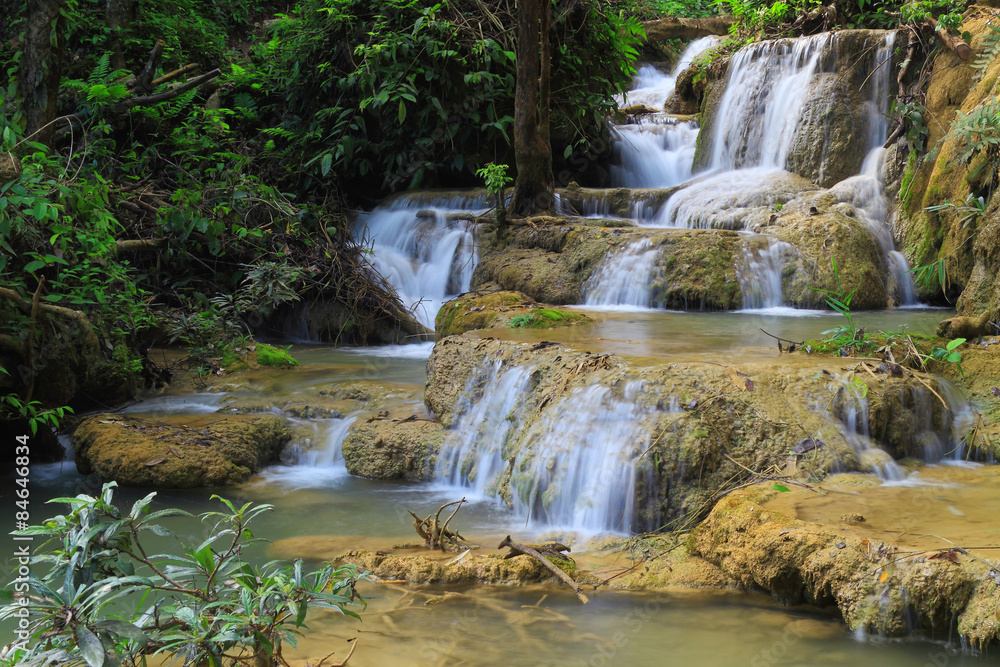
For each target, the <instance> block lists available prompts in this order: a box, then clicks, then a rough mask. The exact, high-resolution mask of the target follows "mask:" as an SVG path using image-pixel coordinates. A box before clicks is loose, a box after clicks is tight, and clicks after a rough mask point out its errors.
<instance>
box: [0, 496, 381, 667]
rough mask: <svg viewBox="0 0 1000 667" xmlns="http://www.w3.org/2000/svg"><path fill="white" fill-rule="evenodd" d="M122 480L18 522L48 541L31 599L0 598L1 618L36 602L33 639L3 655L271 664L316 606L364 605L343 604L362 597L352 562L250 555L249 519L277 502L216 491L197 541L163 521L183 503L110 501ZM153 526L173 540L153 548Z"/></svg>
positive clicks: (37, 666) (37, 660) (42, 661)
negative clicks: (237, 500) (40, 517)
mask: <svg viewBox="0 0 1000 667" xmlns="http://www.w3.org/2000/svg"><path fill="white" fill-rule="evenodd" d="M115 486H116V485H115V483H114V482H112V483H110V484H105V485H104V487H103V489H102V490H101V494H100V496H99V497H96V498H95V497H92V496H88V495H83V494H81V495H78V496H76V497H75V498H55V499H53V500H51V501H49V502H57V503H65V504H67V505H69V511H68V512H67V513H66V514H60V515H57V516H54V517H52V518H50V519H47V520H46V521H45V522H44V523H43V524H42V525H39V526H32V527H30V528H28V529H27V530H23V531H19V534H21V535H31V536H38V537H42V538H46V541H45V543H44V544H43V545H42V546H40V547H39V548H38V549H36V551H35V554H34V555H33V556H32V558H31V564H32V574H31V575H29V581H30V586H31V597H30V598H27V599H26V602H27V604H26V606H22V605H21V604H18V601H13V602H10V603H8V604H7V605H6V606H4V607H3V608H2V609H0V619H12V618H13V619H16V618H17V614H18V613H19V610H21V609H27V611H28V613H29V617H28V623H29V624H28V631H29V633H30V640H29V642H28V644H27V645H26V646H24V647H20V648H17V649H15V650H13V651H12V652H11V653H10V654H9V655H8V656H7V658H6V659H5V660H4V662H3V664H5V665H11V666H13V665H15V664H16V665H19V666H22V667H42V666H43V665H50V664H59V665H67V666H69V667H75V666H83V665H87V666H88V667H114V666H118V665H126V666H130V667H135V666H137V665H145V664H147V663H146V656H147V655H159V656H163V657H164V658H165V659H166V663H165V664H171V663H174V662H177V661H181V660H182V661H183V662H184V664H186V665H213V666H216V667H221V665H222V664H223V659H224V656H236V657H238V658H239V661H240V662H241V663H242V662H244V661H245V662H249V663H253V664H255V665H258V666H259V667H271V666H273V665H277V664H280V661H281V650H282V647H283V645H284V644H286V643H287V644H290V645H292V646H295V644H296V637H295V634H296V633H297V632H298V631H299V629H300V628H302V627H304V624H305V621H306V618H307V615H308V611H309V610H310V609H318V608H319V609H331V610H334V611H337V612H339V613H342V614H345V615H348V616H353V617H355V618H357V617H358V616H357V614H356V613H355V612H353V611H351V610H349V609H346V608H345V607H347V606H348V605H351V604H354V603H355V602H356V601H357V600H358V597H357V595H356V594H355V592H354V585H355V582H356V581H357V580H358V579H363V578H364V577H363V576H359V575H358V573H357V570H355V569H354V568H353V567H351V566H344V567H340V568H334V567H333V566H332V565H329V564H327V565H326V566H325V567H323V568H322V569H320V570H317V571H314V572H308V573H307V572H305V571H304V570H303V566H302V561H295V562H294V563H293V564H284V563H280V562H277V561H271V562H268V563H266V564H264V565H260V566H258V565H254V564H253V563H251V562H249V561H248V560H246V559H245V558H244V556H243V551H244V549H246V548H247V547H248V546H250V545H253V544H255V543H258V542H260V541H261V540H260V539H259V538H255V537H254V536H253V534H252V533H251V532H250V529H249V524H251V523H253V522H254V521H255V520H256V519H257V518H258V517H260V516H261V515H262V514H264V513H265V512H268V511H270V510H271V506H270V505H256V506H254V505H253V504H252V503H247V504H245V505H243V506H241V507H236V506H235V505H233V504H232V503H231V502H230V501H228V500H225V499H223V498H219V497H218V496H212V498H213V499H217V500H219V501H220V502H221V503H222V504H223V505H224V506H225V509H224V510H223V511H221V512H206V513H204V514H202V515H200V517H199V518H200V519H201V521H202V522H203V523H205V524H207V529H208V534H209V535H210V537H208V539H206V540H204V541H202V542H201V543H200V544H195V543H192V542H187V541H185V540H182V539H180V538H179V537H177V536H176V535H175V534H174V533H173V532H172V531H171V530H170V529H169V528H167V527H166V526H165V525H163V524H162V523H161V521H162V520H163V519H166V518H168V517H175V516H190V515H189V514H188V513H187V512H184V511H182V510H178V509H162V510H158V511H155V512H151V511H150V509H151V503H152V501H153V499H154V497H155V496H156V494H155V493H151V494H149V495H148V496H146V497H145V498H143V499H141V500H139V501H137V502H136V503H134V504H133V505H132V508H131V510H130V511H128V512H127V513H126V512H125V511H123V510H121V509H119V508H118V507H117V506H116V505H115V504H114V497H113V495H114V488H115ZM151 534H152V535H156V536H158V537H161V538H168V539H170V540H171V541H172V542H173V544H174V545H175V547H174V548H175V549H176V552H174V553H170V552H168V553H160V554H157V555H149V554H152V553H154V551H153V550H152V549H151V548H150V546H151V545H150V544H148V539H149V537H150V535H151ZM161 548H162V547H159V546H158V547H157V550H160V549H161ZM42 568H45V572H44V574H41V576H39V575H38V574H37V573H38V572H40V571H41V570H42ZM7 599H8V600H10V594H9V593H8V595H7ZM361 602H362V603H363V601H361ZM226 659H227V660H231V659H232V658H226Z"/></svg>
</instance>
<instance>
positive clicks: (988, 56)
mask: <svg viewBox="0 0 1000 667" xmlns="http://www.w3.org/2000/svg"><path fill="white" fill-rule="evenodd" d="M986 26H987V27H988V28H989V29H990V32H988V33H986V34H985V35H983V39H982V41H980V43H979V48H978V49H977V53H976V57H975V60H973V61H972V69H973V71H974V72H975V75H974V76H973V77H972V80H973V81H979V80H981V79H982V78H983V75H984V74H986V70H987V69H989V66H990V65H992V64H993V61H994V60H996V59H997V56H1000V27H997V26H995V25H993V24H992V23H987V24H986Z"/></svg>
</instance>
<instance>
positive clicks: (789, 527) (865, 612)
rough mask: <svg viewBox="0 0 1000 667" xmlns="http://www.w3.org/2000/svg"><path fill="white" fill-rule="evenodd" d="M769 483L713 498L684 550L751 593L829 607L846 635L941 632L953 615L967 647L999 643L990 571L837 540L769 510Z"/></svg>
mask: <svg viewBox="0 0 1000 667" xmlns="http://www.w3.org/2000/svg"><path fill="white" fill-rule="evenodd" d="M776 493H777V492H776V491H774V490H773V489H771V487H770V485H761V486H757V487H752V488H750V489H744V490H739V491H736V492H734V493H732V494H730V495H728V496H727V497H725V498H723V499H722V500H720V501H719V503H718V504H717V505H716V506H715V508H714V509H713V510H712V512H711V514H709V516H708V518H707V519H706V520H705V521H704V522H703V523H702V524H701V525H700V526H699V527H698V528H697V529H696V530H695V531H694V532H693V533H692V536H691V539H690V541H689V548H690V549H691V552H692V553H693V554H694V555H696V556H700V557H702V558H704V559H705V560H707V561H708V562H710V563H713V564H715V565H718V566H719V568H720V569H721V570H722V572H723V574H724V575H726V576H729V577H732V578H733V579H735V580H737V581H739V582H740V583H741V584H742V585H743V586H745V587H746V588H750V589H763V590H766V591H768V592H770V593H771V594H772V595H774V596H775V597H776V598H778V599H779V600H781V601H782V602H785V603H788V604H794V603H800V602H809V603H812V604H816V605H820V606H824V605H831V604H836V605H837V606H838V607H839V608H840V611H841V613H842V614H843V616H844V620H845V621H847V623H848V625H850V626H851V627H852V628H854V629H861V630H864V631H866V632H871V633H877V634H883V635H890V636H904V635H908V634H910V633H911V632H912V631H913V630H914V629H926V630H929V631H939V632H948V631H950V630H951V629H952V627H953V626H952V624H953V623H954V622H955V619H956V618H957V619H958V630H959V632H960V633H961V634H962V636H963V637H964V638H965V639H966V640H967V641H969V642H971V643H972V644H974V645H976V646H984V645H986V644H988V643H990V642H995V641H997V639H1000V621H998V619H997V617H996V611H997V606H996V601H997V599H998V597H997V596H998V584H997V581H995V579H994V577H992V576H989V573H990V571H991V570H990V568H991V567H993V568H995V567H996V565H991V564H990V563H988V562H985V561H983V560H981V559H972V558H969V557H959V556H957V555H956V556H955V557H954V558H938V557H937V556H936V553H935V552H919V551H918V552H909V553H906V552H904V553H902V554H898V553H897V550H896V549H895V548H893V547H892V546H890V545H885V544H882V543H880V542H877V541H875V540H873V539H867V538H863V537H857V536H853V535H851V536H849V535H840V534H838V533H836V532H834V531H831V530H827V529H824V528H823V527H821V526H819V525H816V524H812V523H808V522H805V521H800V520H797V519H793V518H791V517H789V516H787V515H786V514H783V513H782V512H779V511H777V510H775V509H774V508H772V507H769V506H768V504H767V502H768V500H769V498H772V497H773V496H774V495H776Z"/></svg>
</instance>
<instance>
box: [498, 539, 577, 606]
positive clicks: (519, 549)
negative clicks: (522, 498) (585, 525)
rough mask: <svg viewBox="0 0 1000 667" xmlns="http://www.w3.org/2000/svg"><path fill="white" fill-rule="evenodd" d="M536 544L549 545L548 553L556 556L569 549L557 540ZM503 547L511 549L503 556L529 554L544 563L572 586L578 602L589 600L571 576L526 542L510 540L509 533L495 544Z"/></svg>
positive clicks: (560, 556)
mask: <svg viewBox="0 0 1000 667" xmlns="http://www.w3.org/2000/svg"><path fill="white" fill-rule="evenodd" d="M536 546H542V547H546V546H551V547H552V549H550V550H549V553H553V555H554V556H555V557H557V558H564V557H565V556H562V555H561V554H560V553H559V552H561V551H569V548H568V547H565V546H563V545H561V544H559V543H558V542H548V543H546V544H545V545H536ZM503 548H509V549H510V550H511V551H510V553H508V554H507V555H506V556H504V558H510V557H512V556H520V555H525V556H531V557H532V558H534V559H535V560H537V561H538V562H539V563H541V564H542V565H544V566H545V567H546V568H548V569H549V570H550V571H551V572H552V573H553V574H554V575H556V576H557V577H559V579H561V580H562V582H563V583H564V584H566V585H567V586H569V587H570V588H572V589H573V592H574V593H576V597H578V598H580V602H582V603H583V604H587V603H588V602H590V599H589V598H588V597H587V596H586V595H584V593H583V589H581V588H580V585H579V584H578V583H576V582H575V581H573V579H572V577H570V576H569V575H568V574H566V573H565V572H563V571H562V570H560V569H559V568H558V567H556V566H555V565H554V564H553V563H552V561H550V560H549V559H548V558H546V557H545V556H543V555H542V553H541V552H540V551H538V550H537V549H535V548H533V547H530V546H528V545H527V544H518V543H517V542H512V541H511V539H510V535H508V536H507V537H505V538H504V539H503V542H501V543H500V544H499V545H497V549H503ZM515 552H516V553H515Z"/></svg>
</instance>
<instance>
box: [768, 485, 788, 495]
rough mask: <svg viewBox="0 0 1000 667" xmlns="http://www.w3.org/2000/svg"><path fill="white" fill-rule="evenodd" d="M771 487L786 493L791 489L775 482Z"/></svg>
mask: <svg viewBox="0 0 1000 667" xmlns="http://www.w3.org/2000/svg"><path fill="white" fill-rule="evenodd" d="M771 488H772V489H774V490H775V491H781V492H782V493H787V492H788V491H791V489H789V488H788V487H787V486H785V485H784V484H775V485H773V486H772V487H771Z"/></svg>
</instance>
